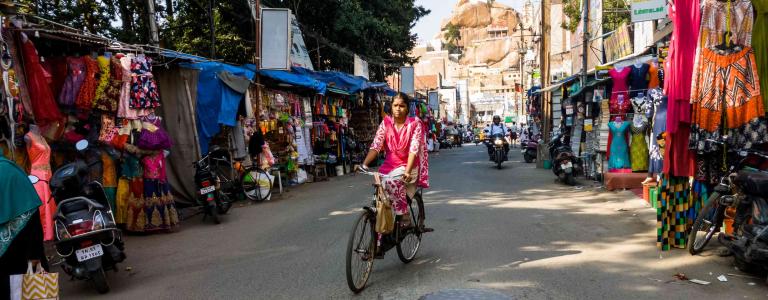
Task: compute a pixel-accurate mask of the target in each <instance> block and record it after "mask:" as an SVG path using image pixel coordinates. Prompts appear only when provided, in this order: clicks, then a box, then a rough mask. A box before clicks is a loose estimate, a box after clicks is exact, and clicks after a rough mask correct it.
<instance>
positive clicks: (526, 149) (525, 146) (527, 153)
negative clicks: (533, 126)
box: [520, 139, 539, 163]
mask: <svg viewBox="0 0 768 300" xmlns="http://www.w3.org/2000/svg"><path fill="white" fill-rule="evenodd" d="M520 148H521V150H520V152H522V153H523V159H524V160H525V162H526V163H532V162H533V161H534V160H536V156H537V152H538V151H539V141H538V140H537V139H529V140H528V141H524V142H521V143H520Z"/></svg>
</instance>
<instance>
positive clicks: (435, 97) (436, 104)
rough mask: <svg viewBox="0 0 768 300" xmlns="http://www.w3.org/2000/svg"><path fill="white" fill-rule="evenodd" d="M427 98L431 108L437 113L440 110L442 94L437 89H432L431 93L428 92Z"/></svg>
mask: <svg viewBox="0 0 768 300" xmlns="http://www.w3.org/2000/svg"><path fill="white" fill-rule="evenodd" d="M427 98H428V99H429V108H431V109H432V111H434V112H435V113H437V112H438V111H440V94H438V93H437V91H430V92H429V94H427Z"/></svg>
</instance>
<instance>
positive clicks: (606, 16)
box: [560, 0, 630, 32]
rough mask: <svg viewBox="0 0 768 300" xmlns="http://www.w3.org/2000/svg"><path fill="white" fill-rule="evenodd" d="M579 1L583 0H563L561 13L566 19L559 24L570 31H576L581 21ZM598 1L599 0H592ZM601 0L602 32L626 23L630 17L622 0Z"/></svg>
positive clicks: (581, 10)
mask: <svg viewBox="0 0 768 300" xmlns="http://www.w3.org/2000/svg"><path fill="white" fill-rule="evenodd" d="M581 1H584V0H563V14H565V15H566V16H567V17H568V20H567V21H565V22H563V23H562V24H560V26H561V27H562V28H564V29H568V30H570V31H571V32H575V31H576V27H578V26H579V21H581V14H582V12H583V9H582V7H581V5H582V3H581ZM592 1H600V0H592ZM602 1H603V20H602V21H603V32H611V31H613V30H616V28H618V27H619V26H620V25H621V24H623V23H628V22H629V19H630V15H629V8H628V7H627V5H626V3H625V2H624V1H623V0H602Z"/></svg>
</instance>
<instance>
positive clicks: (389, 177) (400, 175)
mask: <svg viewBox="0 0 768 300" xmlns="http://www.w3.org/2000/svg"><path fill="white" fill-rule="evenodd" d="M357 172H358V173H360V174H364V175H370V176H376V175H379V176H381V179H391V178H398V177H403V174H398V175H384V174H381V173H379V172H373V171H367V170H364V169H362V168H358V169H357Z"/></svg>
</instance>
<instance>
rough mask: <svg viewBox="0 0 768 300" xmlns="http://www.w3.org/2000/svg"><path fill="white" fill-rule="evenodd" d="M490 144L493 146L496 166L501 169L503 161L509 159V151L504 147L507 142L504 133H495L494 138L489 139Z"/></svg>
mask: <svg viewBox="0 0 768 300" xmlns="http://www.w3.org/2000/svg"><path fill="white" fill-rule="evenodd" d="M487 143H488V144H489V145H492V146H493V152H492V155H493V157H492V158H493V163H495V164H496V168H497V169H499V170H501V163H502V162H504V161H505V160H507V151H506V150H505V149H504V145H505V144H506V143H507V141H506V139H504V136H503V135H502V134H495V135H494V136H493V137H492V138H490V139H488V140H487Z"/></svg>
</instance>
